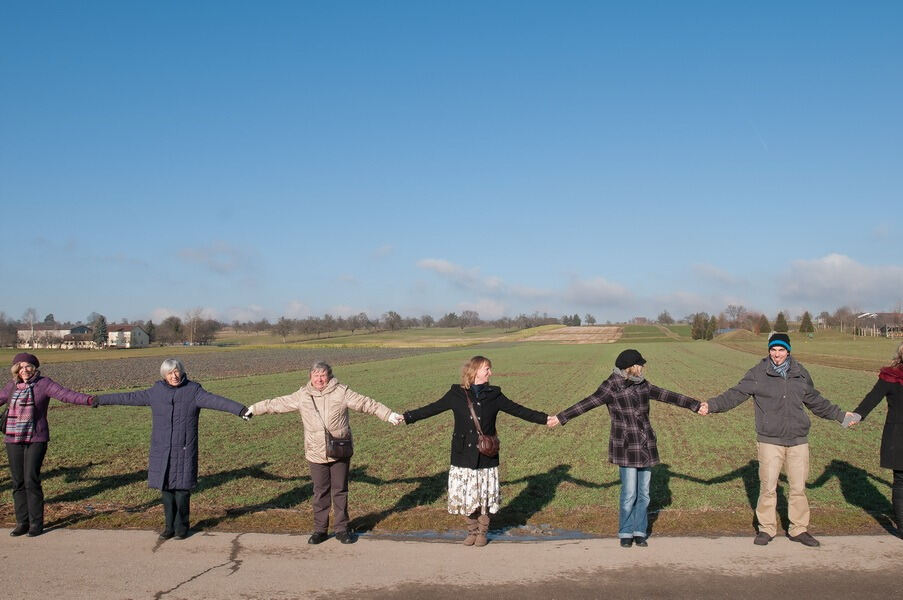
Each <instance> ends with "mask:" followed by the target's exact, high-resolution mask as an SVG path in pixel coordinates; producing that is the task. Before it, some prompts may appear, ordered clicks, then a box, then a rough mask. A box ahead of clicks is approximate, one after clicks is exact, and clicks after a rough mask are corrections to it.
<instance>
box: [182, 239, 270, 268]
mask: <svg viewBox="0 0 903 600" xmlns="http://www.w3.org/2000/svg"><path fill="white" fill-rule="evenodd" d="M179 256H181V257H182V258H183V259H185V260H186V261H188V262H191V263H195V264H199V265H202V266H204V267H206V268H207V269H209V270H211V271H213V272H214V273H217V274H219V275H231V274H233V273H247V272H249V271H250V270H251V267H252V265H253V262H254V261H253V260H252V256H253V253H251V252H249V251H248V250H245V249H243V248H239V247H237V246H234V245H232V244H229V243H228V242H224V241H215V242H212V243H210V244H208V245H206V246H202V247H199V248H182V249H181V250H179Z"/></svg>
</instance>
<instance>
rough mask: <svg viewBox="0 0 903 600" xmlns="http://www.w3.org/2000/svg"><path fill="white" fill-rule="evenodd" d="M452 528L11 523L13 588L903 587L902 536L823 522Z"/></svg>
mask: <svg viewBox="0 0 903 600" xmlns="http://www.w3.org/2000/svg"><path fill="white" fill-rule="evenodd" d="M820 539H821V541H822V546H821V547H820V548H805V547H803V546H801V545H799V544H797V543H794V542H791V541H789V540H787V539H786V538H778V539H775V540H774V541H773V542H772V543H771V544H769V545H768V546H765V547H760V546H755V545H753V543H752V536H744V537H718V538H704V537H652V538H650V540H649V547H648V548H636V547H634V548H629V549H624V548H621V547H620V546H619V545H618V542H617V540H616V539H614V538H608V539H580V540H556V541H535V542H514V541H501V540H495V541H492V542H491V543H490V544H489V545H488V546H486V547H484V548H474V547H470V548H468V547H465V546H461V545H459V544H456V543H452V542H448V541H413V540H412V541H397V540H389V539H378V538H373V537H368V536H363V537H361V538H360V539H359V540H358V542H357V543H355V544H349V545H342V544H339V543H338V541H336V540H335V539H330V540H328V541H326V542H324V543H323V544H320V545H318V546H311V545H309V544H307V543H306V540H307V536H306V535H276V534H260V533H224V532H209V533H207V532H201V533H195V534H194V535H192V536H191V537H189V538H188V539H186V540H182V541H178V540H169V541H166V542H160V541H159V540H158V539H157V536H156V534H155V533H154V532H150V531H123V530H111V531H107V530H103V531H100V530H67V529H55V530H52V531H49V532H47V533H45V534H44V535H42V536H39V537H36V538H27V537H22V538H11V537H9V536H7V535H6V534H5V533H4V534H3V535H2V537H0V559H2V563H0V565H2V568H0V590H2V594H3V597H6V598H26V597H29V598H53V599H77V598H90V599H92V600H105V599H110V598H115V599H126V598H153V599H167V600H169V599H186V600H188V599H191V600H198V599H206V598H210V599H219V598H223V599H225V598H228V599H230V600H231V599H236V598H274V599H294V598H324V599H326V598H328V599H330V600H336V599H337V598H355V599H357V598H365V599H366V598H373V599H380V598H394V599H398V598H430V599H434V598H435V599H440V600H441V599H445V598H448V599H454V600H460V599H461V598H464V597H476V598H518V599H521V598H524V599H534V598H535V599H537V600H539V599H541V600H553V599H556V598H568V599H572V598H576V599H579V598H606V599H613V598H738V599H744V598H750V599H752V598H755V599H764V598H771V597H776V596H778V595H780V596H784V597H790V598H794V599H797V598H815V597H817V598H822V599H823V598H851V597H855V598H869V597H875V598H878V597H882V598H894V597H899V593H900V589H901V588H900V580H901V577H903V575H901V571H900V564H901V562H903V540H900V539H897V538H895V537H892V536H890V535H878V536H824V537H821V538H820Z"/></svg>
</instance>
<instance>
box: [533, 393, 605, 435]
mask: <svg viewBox="0 0 903 600" xmlns="http://www.w3.org/2000/svg"><path fill="white" fill-rule="evenodd" d="M610 402H611V394H609V392H608V388H606V387H605V384H604V383H603V384H602V385H600V386H599V388H598V389H597V390H596V391H595V392H593V393H592V394H591V395H589V396H587V397H586V398H584V399H583V400H581V401H580V402H578V403H577V404H574V405H573V406H571V407H569V408H566V409H564V410H563V411H561V412H560V413H558V414H557V415H555V422H554V423H553V422H551V421H550V422H549V423H548V425H549V427H555V426H557V425H564V424H565V423H567V422H568V421H570V420H571V419H573V418H575V417H579V416H580V415H582V414H583V413H585V412H588V411H591V410H592V409H594V408H598V407H600V406H603V405H605V404H609V403H610Z"/></svg>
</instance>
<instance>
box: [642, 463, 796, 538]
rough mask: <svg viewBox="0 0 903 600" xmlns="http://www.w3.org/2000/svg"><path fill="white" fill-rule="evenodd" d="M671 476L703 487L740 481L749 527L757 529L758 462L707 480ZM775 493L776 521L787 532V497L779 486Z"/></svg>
mask: <svg viewBox="0 0 903 600" xmlns="http://www.w3.org/2000/svg"><path fill="white" fill-rule="evenodd" d="M671 475H672V476H673V477H678V478H680V479H686V480H687V481H692V482H694V483H701V484H703V485H715V484H719V483H727V482H728V481H733V480H734V479H740V480H741V481H742V482H743V488H744V489H745V491H746V501H747V502H748V503H749V507H750V508H751V509H752V519H751V521H750V527H752V528H753V529H756V528H757V526H758V520H757V519H756V513H755V509H756V505H757V504H758V503H759V488H760V487H761V486H760V480H759V461H757V460H751V461H749V462H748V463H746V464H745V465H743V466H742V467H739V468H737V469H734V470H733V471H729V472H727V473H724V474H723V475H717V476H715V477H711V478H709V479H700V478H699V477H694V476H693V475H686V474H684V473H671ZM654 481H655V477H654V476H653V482H654ZM778 482H783V483H785V484H786V483H787V476H786V475H784V474H783V473H782V474H781V475H780V476H779V478H778ZM776 493H777V513H778V519H779V520H780V522H781V526H782V527H783V528H784V531H789V529H790V518H789V517H788V516H787V497H786V496H785V495H784V490H783V488H782V487H781V486H778V488H777V492H776ZM651 521H652V519H651V518H650V522H651ZM650 524H651V523H650Z"/></svg>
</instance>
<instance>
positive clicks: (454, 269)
mask: <svg viewBox="0 0 903 600" xmlns="http://www.w3.org/2000/svg"><path fill="white" fill-rule="evenodd" d="M417 266H418V267H420V268H422V269H426V270H428V271H432V272H434V273H436V274H437V275H439V276H440V277H442V278H444V279H446V280H447V281H449V282H450V283H451V284H453V285H455V286H457V287H459V288H462V289H465V290H471V291H476V292H480V293H485V294H496V295H499V296H508V297H513V298H522V299H526V300H535V299H537V298H549V297H551V296H553V295H554V294H553V293H552V292H550V291H548V290H542V289H537V288H532V287H527V286H518V285H509V284H508V283H506V282H505V281H504V280H503V279H502V278H501V277H498V276H495V275H490V276H487V277H481V276H480V269H479V268H477V267H473V268H470V269H466V268H464V267H462V266H460V265H456V264H454V263H452V262H449V261H447V260H444V259H441V258H424V259H422V260H420V261H418V262H417Z"/></svg>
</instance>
